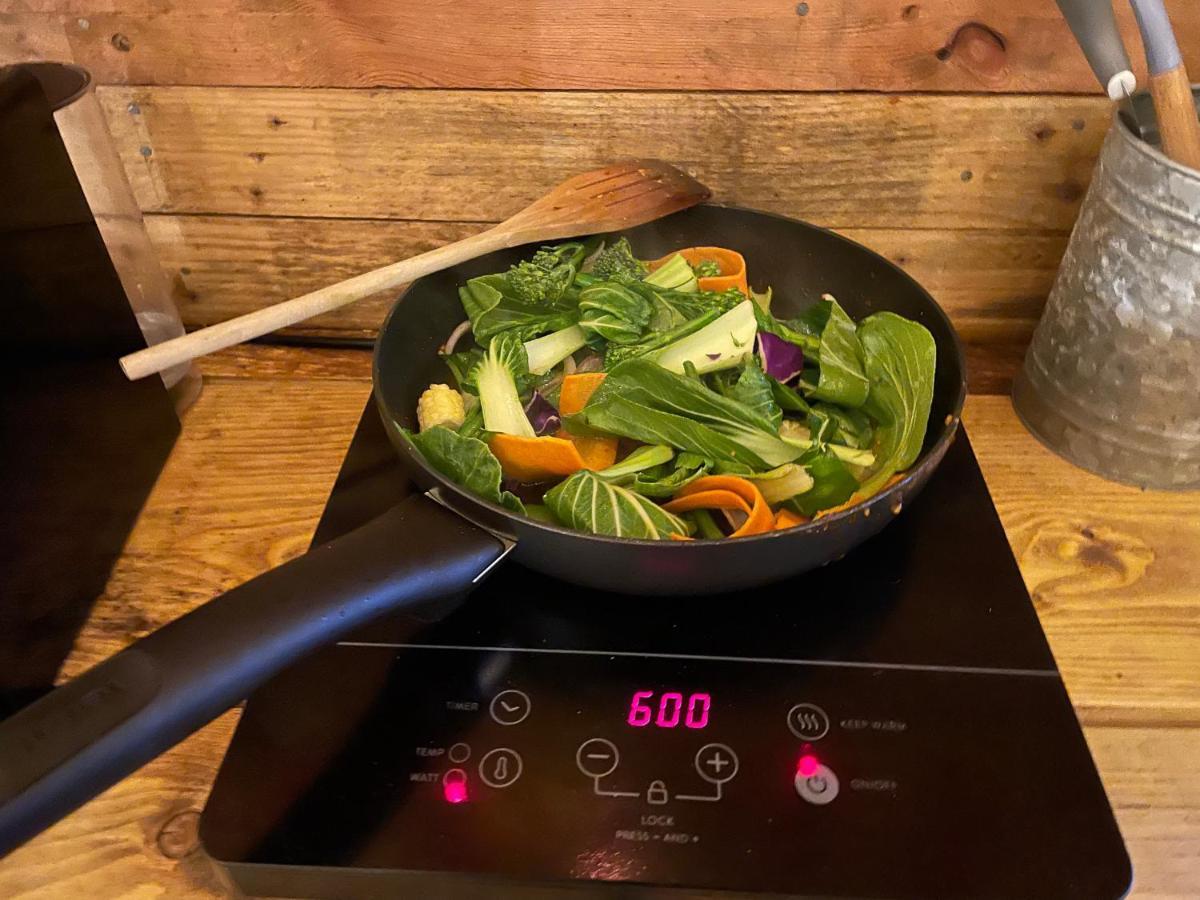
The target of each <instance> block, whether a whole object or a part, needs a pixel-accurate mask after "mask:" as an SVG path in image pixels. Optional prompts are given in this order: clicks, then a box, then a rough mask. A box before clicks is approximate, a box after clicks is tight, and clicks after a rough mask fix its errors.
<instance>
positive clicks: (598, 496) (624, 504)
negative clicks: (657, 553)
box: [545, 469, 688, 541]
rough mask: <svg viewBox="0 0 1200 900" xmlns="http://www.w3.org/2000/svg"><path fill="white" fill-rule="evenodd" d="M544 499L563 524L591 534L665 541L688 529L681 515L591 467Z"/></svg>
mask: <svg viewBox="0 0 1200 900" xmlns="http://www.w3.org/2000/svg"><path fill="white" fill-rule="evenodd" d="M545 503H546V506H547V507H548V508H549V509H550V511H551V512H552V513H554V517H555V518H556V519H558V521H559V522H561V523H562V524H563V525H565V526H566V527H568V528H573V529H575V530H576V531H585V532H588V533H589V534H604V535H610V536H612V537H623V538H645V539H648V540H653V541H665V540H669V539H670V537H671V535H672V534H678V535H686V534H687V533H688V527H687V523H685V522H684V521H683V519H681V518H679V516H676V515H673V514H672V513H669V512H667V511H666V510H665V509H663V508H662V507H661V506H659V505H658V504H657V503H655V502H654V501H653V500H650V499H648V498H646V497H643V496H642V495H641V494H638V493H635V492H634V491H631V490H629V489H628V488H625V487H622V486H621V485H619V484H615V483H613V482H611V481H608V480H606V479H604V478H601V477H600V476H599V475H597V474H596V473H595V472H592V471H591V470H589V469H582V470H580V471H578V472H576V473H575V474H574V475H572V476H570V477H569V478H567V479H566V480H565V481H563V482H561V483H560V484H558V485H555V486H554V487H552V488H551V489H550V490H548V491H547V492H546V496H545Z"/></svg>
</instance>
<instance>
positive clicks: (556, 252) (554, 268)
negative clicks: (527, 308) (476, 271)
mask: <svg viewBox="0 0 1200 900" xmlns="http://www.w3.org/2000/svg"><path fill="white" fill-rule="evenodd" d="M583 252H584V251H583V244H579V243H569V244H559V245H558V246H556V247H542V248H541V249H540V250H538V251H537V253H535V254H534V255H533V259H531V260H527V261H524V262H519V263H517V264H516V265H515V266H513V267H512V268H511V269H509V270H508V273H507V274H506V276H505V278H506V279H507V281H508V284H509V286H510V287H511V289H512V291H513V293H514V294H516V296H517V297H518V298H520V299H521V300H523V301H524V302H525V303H537V304H553V303H556V302H558V301H559V300H560V299H562V297H563V295H564V294H565V293H566V292H567V289H568V288H569V287H570V286H571V282H573V281H574V280H575V272H576V271H577V270H578V268H579V264H580V263H581V262H582V261H583Z"/></svg>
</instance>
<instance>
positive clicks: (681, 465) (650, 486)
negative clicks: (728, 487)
mask: <svg viewBox="0 0 1200 900" xmlns="http://www.w3.org/2000/svg"><path fill="white" fill-rule="evenodd" d="M711 468H712V462H711V461H709V460H707V459H705V458H704V457H703V456H699V455H697V454H695V453H680V454H679V455H678V456H676V457H675V459H674V460H672V461H671V462H669V463H664V464H663V465H661V466H655V467H654V468H651V469H646V470H645V471H643V472H639V473H638V474H637V475H635V476H634V477H633V479H632V480H630V481H628V482H625V486H626V487H627V488H629V489H630V490H631V491H637V492H638V493H639V494H642V495H643V496H646V497H655V498H662V497H673V496H675V494H677V493H678V492H679V489H680V488H682V487H683V486H684V485H686V484H690V483H691V482H693V481H695V480H696V479H697V478H699V477H700V476H701V475H703V474H704V473H706V472H707V471H708V470H709V469H711Z"/></svg>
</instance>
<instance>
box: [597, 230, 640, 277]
mask: <svg viewBox="0 0 1200 900" xmlns="http://www.w3.org/2000/svg"><path fill="white" fill-rule="evenodd" d="M591 274H592V275H594V276H595V277H596V280H597V281H636V280H638V279H640V278H641V277H642V276H643V275H645V274H646V264H645V263H644V262H642V261H641V260H640V259H637V258H635V257H634V255H633V248H632V247H630V246H629V241H628V240H626V239H625V238H621V239H620V240H619V241H617V242H616V243H615V244H612V245H611V246H609V247H605V248H604V249H603V250H601V251H600V252H599V253H598V254H596V258H595V259H594V260H593V261H592V271H591Z"/></svg>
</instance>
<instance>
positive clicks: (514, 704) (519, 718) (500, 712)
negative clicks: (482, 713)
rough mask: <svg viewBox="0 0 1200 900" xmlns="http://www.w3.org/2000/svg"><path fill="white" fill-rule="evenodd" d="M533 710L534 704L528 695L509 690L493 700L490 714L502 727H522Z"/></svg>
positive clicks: (489, 709) (489, 710)
mask: <svg viewBox="0 0 1200 900" xmlns="http://www.w3.org/2000/svg"><path fill="white" fill-rule="evenodd" d="M531 709H533V704H532V703H531V702H530V701H529V695H528V694H526V693H525V692H524V691H518V690H513V689H509V690H507V691H501V692H500V693H498V694H497V695H496V696H495V697H493V698H492V705H491V706H489V707H488V712H489V713H491V716H492V719H494V720H495V721H496V722H498V723H499V724H501V725H520V724H521V723H522V722H524V721H525V720H526V719H528V718H529V712H530V710H531Z"/></svg>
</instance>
